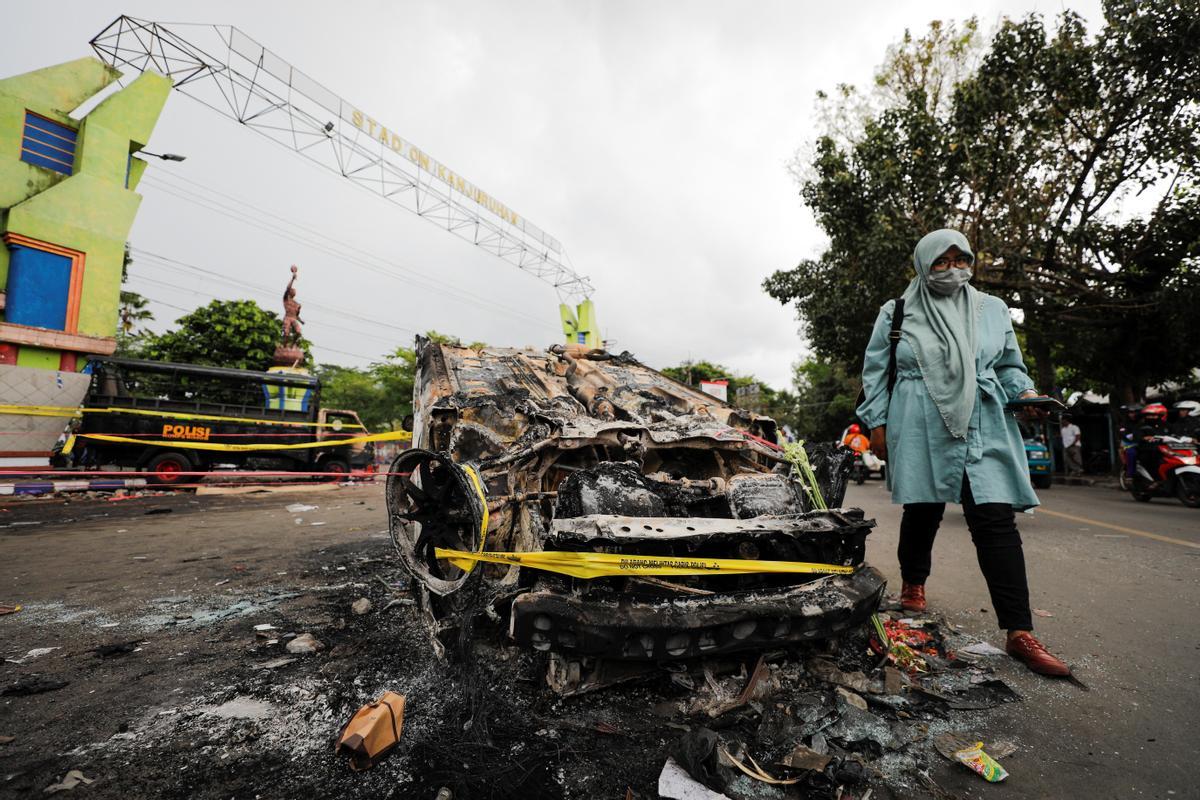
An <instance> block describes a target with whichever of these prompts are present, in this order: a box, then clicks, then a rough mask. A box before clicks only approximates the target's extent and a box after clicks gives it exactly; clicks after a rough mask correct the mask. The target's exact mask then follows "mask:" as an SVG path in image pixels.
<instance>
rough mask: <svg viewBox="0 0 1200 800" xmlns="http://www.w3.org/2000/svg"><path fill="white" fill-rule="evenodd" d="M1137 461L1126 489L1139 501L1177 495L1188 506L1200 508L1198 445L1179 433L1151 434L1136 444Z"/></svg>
mask: <svg viewBox="0 0 1200 800" xmlns="http://www.w3.org/2000/svg"><path fill="white" fill-rule="evenodd" d="M1136 458H1137V464H1136V465H1135V468H1134V472H1133V476H1132V480H1131V481H1130V482H1129V491H1130V493H1131V494H1133V498H1134V499H1135V500H1138V501H1139V502H1142V503H1148V502H1150V500H1151V498H1154V497H1171V496H1175V497H1178V498H1179V501H1180V502H1181V503H1183V504H1184V505H1185V506H1187V507H1189V508H1200V466H1197V463H1196V462H1197V445H1196V442H1195V441H1193V440H1192V439H1188V438H1183V437H1178V436H1152V437H1150V438H1148V439H1144V440H1142V441H1141V442H1140V443H1138V445H1137V456H1136Z"/></svg>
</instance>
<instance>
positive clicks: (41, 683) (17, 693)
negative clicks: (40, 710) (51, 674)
mask: <svg viewBox="0 0 1200 800" xmlns="http://www.w3.org/2000/svg"><path fill="white" fill-rule="evenodd" d="M68 683H69V682H68V681H56V680H52V679H50V678H42V677H39V676H37V675H33V676H31V677H28V678H22V679H21V680H19V681H15V682H13V683H10V684H9V685H8V686H5V687H4V688H3V689H0V697H22V696H24V695H30V694H44V693H45V692H56V691H58V690H59V689H61V688H63V687H64V686H66V685H67V684H68Z"/></svg>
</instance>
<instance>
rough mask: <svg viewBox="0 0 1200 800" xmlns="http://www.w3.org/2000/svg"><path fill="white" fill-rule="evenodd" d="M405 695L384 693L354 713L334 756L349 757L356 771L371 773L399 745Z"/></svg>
mask: <svg viewBox="0 0 1200 800" xmlns="http://www.w3.org/2000/svg"><path fill="white" fill-rule="evenodd" d="M403 730H404V695H400V694H396V693H395V692H390V691H388V692H384V693H383V694H382V695H381V696H380V698H379V699H378V700H376V701H375V702H373V703H368V704H367V705H365V706H363V707H362V708H360V709H359V710H358V711H357V712H355V714H354V716H353V717H351V718H350V721H349V722H348V723H346V727H345V728H343V729H342V734H341V736H339V737H338V741H337V744H336V745H335V746H334V752H336V753H339V754H343V755H349V756H350V767H351V769H354V770H363V769H370V768H371V767H373V766H375V764H376V763H377V762H378V761H379V759H381V758H383V756H385V755H387V753H388V751H390V750H391V749H392V748H393V747H395V746H396V745H397V744H398V743H399V742H400V734H401V732H402V731H403Z"/></svg>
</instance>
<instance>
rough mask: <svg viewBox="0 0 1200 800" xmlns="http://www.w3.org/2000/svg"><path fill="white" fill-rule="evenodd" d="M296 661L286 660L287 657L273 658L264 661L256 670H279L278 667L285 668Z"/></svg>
mask: <svg viewBox="0 0 1200 800" xmlns="http://www.w3.org/2000/svg"><path fill="white" fill-rule="evenodd" d="M296 660H297V659H294V658H288V657H287V656H282V657H280V658H273V659H271V660H270V661H264V662H263V663H261V664H259V665H258V668H259V669H279V668H280V667H286V666H287V665H288V664H291V663H293V662H295V661H296Z"/></svg>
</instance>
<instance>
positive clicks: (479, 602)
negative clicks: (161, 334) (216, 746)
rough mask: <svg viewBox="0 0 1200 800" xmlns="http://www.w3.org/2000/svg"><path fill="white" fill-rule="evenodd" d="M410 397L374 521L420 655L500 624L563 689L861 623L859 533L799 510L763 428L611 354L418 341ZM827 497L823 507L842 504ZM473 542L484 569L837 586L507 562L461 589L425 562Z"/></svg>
mask: <svg viewBox="0 0 1200 800" xmlns="http://www.w3.org/2000/svg"><path fill="white" fill-rule="evenodd" d="M414 395H415V402H414V421H413V448H412V449H410V450H407V451H405V452H404V453H402V454H401V455H400V456H399V457H398V458H397V459H396V461H395V463H394V464H393V467H392V469H391V473H392V474H391V475H390V476H389V478H388V483H387V504H388V513H389V518H390V530H391V535H392V539H393V542H394V544H395V546H396V549H397V552H398V554H399V556H400V558H401V560H402V561H403V563H404V565H405V567H406V568H407V569H408V571H409V572H410V573H411V575H412V576H413V578H414V579H415V582H416V584H417V586H418V589H419V592H420V595H421V601H422V606H423V608H424V609H425V611H426V614H427V619H428V621H429V623H430V625H431V626H433V634H434V637H433V638H434V642H435V647H437V648H439V650H440V649H441V647H442V646H443V645H444V643H445V642H446V641H447V638H446V634H447V632H448V631H450V630H452V629H454V628H456V627H457V626H458V625H459V624H460V623H461V622H462V618H463V615H464V614H474V613H477V612H479V611H484V612H486V613H488V614H490V615H491V616H492V617H493V619H496V620H501V621H503V620H504V617H505V616H507V625H508V631H509V634H510V635H511V637H512V638H513V639H514V640H515V641H516V642H517V643H519V644H522V645H525V646H528V647H532V648H534V649H535V650H540V651H547V652H549V653H550V654H551V655H552V657H553V658H554V662H553V663H552V668H551V672H552V673H554V672H555V670H556V669H557V670H558V672H559V674H560V677H561V676H563V675H566V676H567V677H566V678H563V679H562V680H560V681H559V683H560V684H563V685H564V686H565V687H566V688H570V685H571V684H578V682H579V675H580V674H581V673H580V671H579V670H580V665H583V667H584V668H585V669H586V668H590V666H589V665H594V664H595V663H596V662H597V661H610V662H612V661H617V662H642V663H647V662H664V661H673V660H684V659H690V658H696V657H707V656H715V655H723V654H726V653H734V652H737V651H745V650H755V649H759V650H761V649H766V648H770V647H777V646H780V645H788V644H793V643H796V642H801V641H805V640H810V639H820V638H825V637H829V636H831V635H833V634H835V633H837V632H838V631H840V630H843V629H845V628H848V627H850V626H853V625H856V624H858V623H860V622H862V621H863V620H864V619H865V618H866V617H867V616H869V615H870V614H871V613H872V612H873V611H874V610H875V608H876V607H877V605H878V601H879V598H880V595H881V594H882V592H883V589H884V580H883V577H882V575H881V574H880V573H879V572H878V571H877V570H875V569H874V568H872V567H869V566H867V565H865V564H864V560H863V559H864V550H865V542H864V540H865V537H866V536H867V534H868V532H869V531H870V529H871V527H872V526H873V525H874V523H873V522H872V521H870V520H867V519H864V517H863V513H862V512H861V511H860V510H857V509H838V508H834V509H833V510H820V511H818V510H813V509H811V508H810V503H809V501H808V499H807V496H806V494H805V492H804V491H803V490H802V487H801V486H800V484H799V483H798V482H797V480H795V479H794V478H793V477H791V475H790V472H791V465H790V464H789V463H788V462H786V461H785V460H784V459H783V457H782V456H781V454H780V452H779V450H778V448H777V447H775V446H774V444H773V443H774V441H775V423H774V421H773V420H771V419H770V418H768V417H764V416H761V415H755V414H751V413H748V412H746V411H743V410H740V409H737V408H735V407H733V406H730V405H727V404H725V403H723V402H721V401H719V400H717V399H716V398H714V397H710V396H709V395H707V394H704V393H702V392H699V391H696V390H695V389H692V388H690V387H688V386H685V385H682V384H680V383H677V382H675V381H673V380H671V379H669V378H667V377H666V376H664V375H662V374H661V373H658V372H656V371H654V370H652V369H649V368H648V367H646V366H644V365H642V364H640V363H639V362H637V361H636V360H635V359H633V358H632V357H631V356H629V355H628V354H621V355H612V354H610V353H607V352H605V351H596V350H593V351H587V350H581V349H574V348H568V347H565V346H555V347H551V348H549V349H548V350H546V351H537V350H528V349H525V350H518V349H503V348H485V349H479V350H475V349H470V348H466V347H458V346H452V345H445V344H438V343H434V342H430V341H427V340H419V341H418V349H417V371H416V386H415V390H414ZM847 469H848V466H847ZM476 479H478V483H477V482H476ZM841 485H842V487H843V489H842V490H843V491H844V475H843V477H842V484H841ZM480 490H482V491H480ZM835 493H836V494H837V496H836V497H832V498H827V499H828V500H830V505H831V506H833V505H835V504H840V502H841V496H840V491H836V490H835ZM485 504H486V523H485V521H484V520H485ZM485 525H486V549H487V550H488V551H507V552H529V551H543V550H562V551H576V552H605V553H620V554H638V555H651V556H660V557H661V556H690V557H715V558H738V559H765V560H778V561H808V562H820V563H826V564H836V565H841V566H846V567H852V568H853V571H852V572H851V573H849V574H842V575H812V574H748V575H727V574H711V575H698V576H684V577H677V576H671V578H670V579H669V580H668V579H664V578H656V577H649V576H614V577H601V578H594V579H591V580H582V579H578V578H572V577H567V576H563V575H559V574H555V573H550V572H544V571H537V570H532V569H529V568H521V567H518V566H515V565H509V564H479V565H478V566H476V567H475V568H474V569H473V570H471V571H469V572H467V571H463V570H462V569H459V568H458V567H456V566H454V565H453V564H451V563H450V562H449V561H447V560H444V559H439V558H438V557H436V555H435V552H434V551H435V549H436V548H439V547H440V548H448V549H454V550H463V551H475V550H479V549H482V546H483V545H484V543H483V542H481V541H480V536H481V532H482V530H483V528H484V527H485ZM552 683H554V681H553V680H552Z"/></svg>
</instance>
